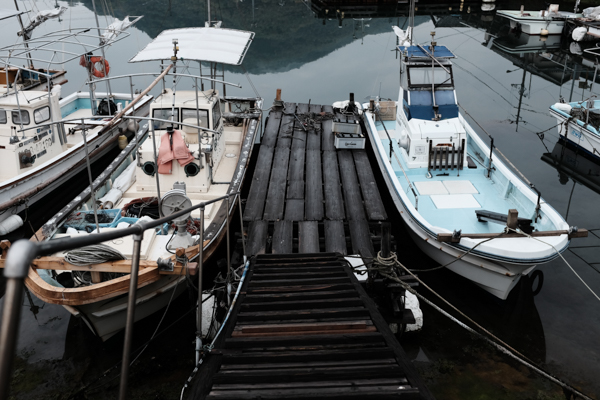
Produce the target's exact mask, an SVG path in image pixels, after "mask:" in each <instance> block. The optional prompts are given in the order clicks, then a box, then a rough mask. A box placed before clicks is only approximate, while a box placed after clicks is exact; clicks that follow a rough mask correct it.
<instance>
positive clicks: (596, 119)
mask: <svg viewBox="0 0 600 400" xmlns="http://www.w3.org/2000/svg"><path fill="white" fill-rule="evenodd" d="M592 97H596V96H592ZM550 115H552V116H553V117H555V118H556V121H557V122H558V134H559V136H560V138H561V139H564V140H566V141H567V142H569V143H572V144H574V145H575V146H577V147H579V148H580V149H583V150H584V151H585V152H586V153H588V154H589V155H591V156H592V157H595V158H596V159H598V160H600V100H592V99H588V100H586V101H573V102H570V103H562V102H559V103H555V104H553V105H552V106H550Z"/></svg>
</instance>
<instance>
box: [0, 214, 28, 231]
mask: <svg viewBox="0 0 600 400" xmlns="http://www.w3.org/2000/svg"><path fill="white" fill-rule="evenodd" d="M21 226H23V219H22V218H21V217H19V216H18V215H17V214H15V215H11V216H10V217H8V218H6V219H5V220H4V221H2V222H0V236H1V235H7V234H9V233H11V232H12V231H14V230H16V229H19V228H20V227H21Z"/></svg>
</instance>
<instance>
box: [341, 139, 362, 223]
mask: <svg viewBox="0 0 600 400" xmlns="http://www.w3.org/2000/svg"><path fill="white" fill-rule="evenodd" d="M337 155H338V162H339V166H340V174H341V177H342V188H343V192H344V205H345V206H346V217H347V219H348V220H349V221H352V220H357V219H362V220H365V219H366V214H365V209H364V207H363V199H362V194H361V191H360V188H359V185H358V177H357V176H356V169H355V167H354V162H353V157H352V150H338V152H337Z"/></svg>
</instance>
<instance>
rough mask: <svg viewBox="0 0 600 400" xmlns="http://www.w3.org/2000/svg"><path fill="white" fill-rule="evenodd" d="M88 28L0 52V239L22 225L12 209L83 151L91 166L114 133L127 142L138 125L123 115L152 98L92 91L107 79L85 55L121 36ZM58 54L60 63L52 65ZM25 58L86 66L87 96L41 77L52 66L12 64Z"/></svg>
mask: <svg viewBox="0 0 600 400" xmlns="http://www.w3.org/2000/svg"><path fill="white" fill-rule="evenodd" d="M138 19H139V18H138ZM136 20H137V19H136ZM105 30H106V32H105V33H109V32H110V31H109V29H105ZM89 31H90V29H88V28H71V29H69V30H66V31H57V32H52V33H49V34H48V35H45V36H44V37H41V38H36V39H30V40H28V41H27V42H24V43H19V44H16V45H11V46H6V47H2V48H0V63H2V64H3V65H4V67H5V74H4V75H3V76H4V77H5V80H7V81H8V82H9V84H8V85H5V86H4V87H3V89H4V90H1V93H0V133H1V134H0V157H1V158H2V160H3V167H2V169H1V170H0V235H5V234H7V233H9V232H11V231H12V230H14V229H16V228H18V227H19V226H20V224H22V220H21V218H20V217H19V216H18V215H17V214H18V213H19V212H21V211H23V210H24V209H26V208H27V207H29V206H31V205H32V204H34V203H36V202H37V201H39V200H40V199H42V198H43V197H44V196H45V195H47V194H48V193H50V192H51V191H52V190H53V189H55V188H57V187H58V186H60V185H61V184H63V183H65V182H67V181H68V180H69V179H70V178H72V177H73V176H74V175H76V174H77V173H79V172H81V171H82V170H83V169H84V168H85V167H86V154H87V155H89V161H90V163H94V162H95V161H96V160H97V159H99V158H100V157H102V156H103V155H105V154H106V153H107V152H109V151H110V150H112V149H114V148H116V146H117V145H118V137H119V136H121V135H125V136H129V137H131V136H132V135H133V133H134V132H135V131H136V130H137V127H136V126H135V123H133V121H130V120H127V119H126V118H125V117H127V116H131V115H142V116H144V115H147V114H148V110H149V104H150V101H151V100H152V96H149V95H143V96H137V97H136V96H135V95H134V93H133V92H132V93H114V92H112V91H111V90H110V86H109V87H108V88H107V89H108V91H107V92H104V93H103V92H98V91H96V90H95V89H94V87H95V84H96V82H97V79H99V78H104V77H105V76H106V75H108V72H109V64H108V62H107V61H106V59H105V58H104V56H94V55H93V54H92V52H97V54H99V53H100V52H101V53H102V54H103V53H104V48H105V47H106V46H108V45H110V44H112V43H114V42H115V41H117V40H121V39H123V38H125V37H126V35H124V36H122V37H121V38H115V37H114V36H113V37H110V38H109V40H106V37H105V36H104V35H99V36H94V35H92V34H90V32H89ZM119 33H121V31H119ZM103 40H104V42H103ZM78 51H79V52H78ZM57 54H61V55H64V56H65V57H64V59H62V60H60V61H58V58H59V57H56V55H57ZM32 55H33V57H34V59H35V60H37V61H38V62H40V63H41V61H40V60H44V61H43V63H44V65H46V66H52V65H55V64H57V65H64V64H66V63H68V62H70V61H80V62H81V63H82V64H83V65H84V66H86V68H87V69H88V75H89V82H88V83H89V84H90V91H89V92H85V93H83V92H77V93H72V94H66V93H63V92H62V89H61V88H62V87H61V85H59V84H57V83H56V81H55V80H54V78H55V76H54V75H53V74H52V73H49V72H48V71H49V70H51V68H49V67H48V68H47V69H45V70H44V71H45V72H41V71H39V70H36V69H31V68H28V67H27V68H26V67H23V66H20V65H19V64H20V63H21V62H27V63H28V62H29V61H31V59H32ZM44 55H48V58H44ZM96 59H100V61H99V62H98V63H95V61H97V60H96ZM9 71H12V72H14V74H11V73H9ZM26 76H35V77H36V78H37V81H43V82H44V84H43V85H44V86H45V87H40V86H39V85H38V86H37V88H32V85H33V83H31V82H32V80H31V79H25V80H24V79H23V78H24V77H26ZM42 78H43V79H42ZM28 82H29V83H28ZM30 83H31V84H30ZM63 96H64V98H63Z"/></svg>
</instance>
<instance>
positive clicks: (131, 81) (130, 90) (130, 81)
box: [129, 76, 134, 100]
mask: <svg viewBox="0 0 600 400" xmlns="http://www.w3.org/2000/svg"><path fill="white" fill-rule="evenodd" d="M129 92H131V100H133V99H134V97H133V96H134V94H133V77H131V76H130V77H129Z"/></svg>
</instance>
